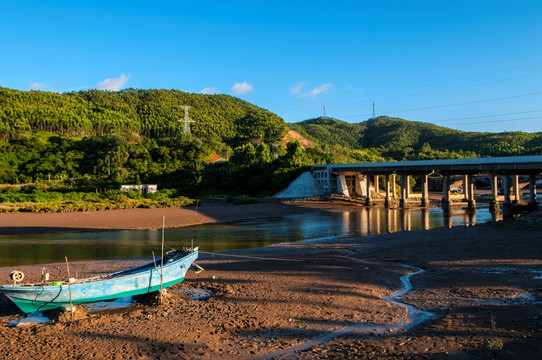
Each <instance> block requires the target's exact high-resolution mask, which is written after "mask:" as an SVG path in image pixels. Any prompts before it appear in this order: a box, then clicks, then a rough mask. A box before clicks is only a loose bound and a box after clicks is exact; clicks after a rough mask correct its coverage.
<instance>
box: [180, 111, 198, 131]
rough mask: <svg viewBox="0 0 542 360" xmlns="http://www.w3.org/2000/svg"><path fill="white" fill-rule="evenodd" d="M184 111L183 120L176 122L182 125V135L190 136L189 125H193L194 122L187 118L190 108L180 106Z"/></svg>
mask: <svg viewBox="0 0 542 360" xmlns="http://www.w3.org/2000/svg"><path fill="white" fill-rule="evenodd" d="M181 107H182V108H183V109H184V119H179V120H177V121H178V122H181V123H183V133H184V134H190V123H195V121H194V120H190V118H189V117H188V109H190V108H191V107H192V106H187V105H184V106H181Z"/></svg>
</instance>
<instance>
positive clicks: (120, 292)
mask: <svg viewBox="0 0 542 360" xmlns="http://www.w3.org/2000/svg"><path fill="white" fill-rule="evenodd" d="M197 257H198V251H197V250H194V251H192V250H182V251H177V250H176V251H174V252H170V253H168V254H166V256H164V269H163V273H162V271H161V268H160V259H158V260H157V261H156V262H150V263H147V264H144V265H141V266H138V267H135V268H132V269H127V270H124V271H119V272H116V273H112V274H107V275H104V276H100V277H94V278H88V279H81V280H76V281H75V282H74V283H71V284H68V282H63V283H61V284H60V285H53V284H52V283H46V284H33V285H15V286H12V285H5V286H0V292H2V293H4V294H5V295H6V296H7V297H8V298H9V299H11V301H13V303H15V305H17V307H18V308H19V309H21V311H22V312H25V313H31V312H35V311H44V310H51V309H56V308H60V307H63V306H67V305H70V292H71V303H72V304H74V305H76V304H83V303H90V302H96V301H104V300H113V299H118V298H120V297H126V296H135V295H142V294H147V293H151V292H155V291H159V290H160V289H161V288H163V289H165V288H167V287H169V286H172V285H175V284H178V283H180V282H182V281H183V280H184V278H185V275H186V272H187V271H188V269H189V268H190V266H191V265H192V263H193V262H194V261H195V260H196V259H197ZM162 276H163V278H162Z"/></svg>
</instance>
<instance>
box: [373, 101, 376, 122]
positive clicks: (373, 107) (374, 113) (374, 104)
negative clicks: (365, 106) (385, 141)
mask: <svg viewBox="0 0 542 360" xmlns="http://www.w3.org/2000/svg"><path fill="white" fill-rule="evenodd" d="M375 117H376V115H375V102H374V101H373V119H374V118H375Z"/></svg>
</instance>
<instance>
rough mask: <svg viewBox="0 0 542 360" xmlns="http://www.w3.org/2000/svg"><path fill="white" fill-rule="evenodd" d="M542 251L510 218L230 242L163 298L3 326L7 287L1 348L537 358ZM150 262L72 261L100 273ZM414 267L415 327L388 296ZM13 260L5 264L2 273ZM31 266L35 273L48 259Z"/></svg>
mask: <svg viewBox="0 0 542 360" xmlns="http://www.w3.org/2000/svg"><path fill="white" fill-rule="evenodd" d="M344 206H347V207H349V206H355V205H351V204H339V205H336V204H310V205H307V204H303V203H292V204H281V203H276V204H254V205H243V206H241V207H237V206H233V205H213V204H209V205H208V207H207V208H205V206H202V207H201V208H199V209H198V211H197V212H196V209H195V208H191V209H186V208H185V209H166V210H168V212H167V214H165V215H164V214H163V213H164V211H163V210H164V209H148V211H147V209H145V210H144V209H136V210H113V211H107V212H99V213H82V214H81V213H79V214H74V213H66V214H4V215H0V234H13V233H25V232H32V231H37V232H41V231H58V229H64V230H65V229H74V228H76V229H78V230H80V229H87V230H92V229H104V227H103V226H113V227H112V228H114V229H116V228H119V229H126V228H146V227H147V226H148V228H152V227H159V226H160V225H161V218H162V216H166V219H167V223H168V225H169V226H180V225H173V224H179V223H180V222H182V221H184V222H185V225H186V224H189V223H190V224H193V223H201V222H214V221H228V220H238V219H242V218H245V217H265V216H280V215H283V214H286V213H295V212H302V211H341V209H342V208H343V207H344ZM204 208H205V209H204ZM154 210H156V211H154ZM157 210H160V211H157ZM116 212H118V213H116ZM113 214H116V215H113ZM37 215H40V216H37ZM42 215H60V216H59V217H49V216H42ZM117 215H118V216H117ZM153 216H155V217H156V218H157V219H158V224H159V226H156V223H155V221H156V219H154V218H153ZM8 217H9V218H8ZM70 217H72V218H71V220H70ZM73 217H83V218H84V220H74V218H73ZM53 218H54V219H53ZM92 219H97V220H96V222H95V223H93V220H92ZM123 219H124V222H123ZM136 219H138V220H137V221H136ZM139 219H140V220H141V221H139ZM179 219H181V220H179ZM132 220H133V222H132ZM170 220H171V222H170ZM145 221H148V223H147V222H145ZM192 221H193V222H192ZM108 224H110V225H108ZM128 226H134V227H128ZM541 250H542V226H541V225H540V224H536V223H535V224H526V223H522V222H519V221H514V220H510V221H503V222H498V223H493V224H486V225H477V226H471V227H455V228H451V229H435V230H427V231H411V232H398V233H392V234H382V235H372V236H366V237H360V238H354V239H351V238H349V239H339V240H334V241H333V242H307V243H303V242H301V243H288V244H279V245H274V246H270V247H266V248H259V249H247V250H242V251H235V252H230V253H228V254H229V255H237V256H242V257H229V256H228V257H226V256H221V255H218V254H215V255H214V256H211V255H207V254H202V255H201V258H200V260H198V261H197V263H198V264H199V265H201V266H203V267H204V268H205V271H204V272H201V273H198V274H195V273H193V272H189V273H188V274H187V278H186V280H185V281H184V282H183V283H181V284H179V285H176V286H174V287H172V288H170V289H169V291H168V295H167V298H166V299H167V301H166V304H163V305H137V306H133V307H132V308H131V309H130V311H122V312H118V313H101V314H93V315H86V314H79V315H78V316H77V317H76V319H74V320H70V319H67V318H63V317H61V318H60V319H58V320H57V321H54V322H52V323H48V324H40V325H28V326H21V327H8V324H9V323H10V322H12V321H14V320H16V319H17V318H20V317H21V315H20V313H19V312H18V311H17V309H16V308H15V307H14V306H13V305H11V304H10V302H9V301H8V300H7V299H5V298H0V358H1V359H7V358H9V359H29V358H42V359H45V358H66V359H83V358H84V359H250V358H259V359H263V358H274V359H345V358H359V359H374V358H379V359H540V354H542V257H541V254H542V251H541ZM142 261H143V260H141V261H140V260H130V261H121V262H112V261H93V262H81V263H74V264H73V267H74V268H75V269H78V270H79V271H80V272H81V273H85V274H92V273H103V272H108V271H112V270H114V269H115V268H123V267H127V266H131V265H134V264H135V263H140V262H142ZM49 267H50V268H51V269H53V270H55V269H56V270H55V271H57V272H56V273H55V272H54V271H51V274H52V276H62V271H64V269H63V266H62V264H52V265H50V266H49ZM413 267H417V268H421V269H423V270H425V272H423V273H419V274H417V275H413V276H412V277H411V278H410V281H411V283H412V287H413V289H412V290H411V291H409V292H408V293H406V294H405V295H403V296H401V297H397V298H396V299H395V300H397V301H399V302H400V303H404V304H409V305H412V306H413V307H414V308H411V310H410V315H412V313H413V312H414V315H416V314H415V313H416V311H417V310H423V311H425V312H428V313H431V314H432V315H433V317H431V318H428V319H426V320H425V321H422V322H420V323H419V324H417V325H415V326H410V327H409V324H410V325H412V323H411V322H410V320H409V317H408V316H409V314H408V311H407V308H405V307H404V306H402V305H401V304H398V303H394V302H392V301H389V300H388V299H387V298H385V297H390V296H391V295H392V294H393V293H394V292H396V291H397V290H400V289H401V288H402V287H403V283H402V282H401V281H400V277H401V276H404V275H406V274H409V273H413V272H414V271H415V268H413ZM11 270H12V268H1V269H0V279H7V274H8V273H9V272H10V271H11ZM23 271H24V272H25V274H27V277H28V278H29V281H31V280H32V278H33V277H34V278H37V277H39V274H40V271H41V266H40V267H36V266H35V267H24V268H23ZM2 282H3V283H5V281H2ZM190 289H201V290H205V291H208V292H210V293H211V294H212V296H210V297H209V298H207V299H204V300H191V299H190V298H189V297H188V295H189V294H190V292H182V291H181V290H190ZM359 324H362V325H364V326H359ZM397 324H399V326H397ZM296 346H297V348H295V347H296ZM296 349H297V350H296Z"/></svg>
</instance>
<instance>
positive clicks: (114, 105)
mask: <svg viewBox="0 0 542 360" xmlns="http://www.w3.org/2000/svg"><path fill="white" fill-rule="evenodd" d="M185 105H187V106H191V107H192V108H191V109H190V111H189V115H190V118H191V119H192V120H194V121H195V122H194V123H193V124H191V130H192V133H193V134H194V135H195V136H196V137H213V138H215V139H218V140H219V141H222V142H224V143H227V144H228V145H230V146H237V145H239V144H242V143H245V142H246V141H248V140H250V139H254V138H257V139H259V140H261V141H263V142H266V143H273V142H276V141H280V139H281V138H282V136H283V134H284V131H285V124H284V121H283V120H282V119H281V118H280V117H278V116H277V115H275V114H273V113H271V112H269V111H267V110H265V109H262V108H260V107H257V106H255V105H252V104H250V103H248V102H246V101H243V100H240V99H238V98H235V97H232V96H228V95H203V94H191V93H186V92H183V91H178V90H136V89H126V90H122V91H118V92H111V91H100V90H88V91H79V92H71V93H65V94H57V93H51V92H43V91H18V90H12V89H7V88H1V87H0V137H1V138H3V139H5V140H9V139H14V138H20V137H21V136H23V135H27V134H31V133H35V132H38V131H44V132H51V133H56V134H62V135H69V136H80V137H82V136H92V135H107V134H112V133H119V134H124V135H127V134H136V135H140V136H145V137H149V138H165V137H175V136H179V135H181V134H182V132H183V124H182V123H181V122H179V121H178V120H179V119H183V118H184V109H182V108H181V106H185Z"/></svg>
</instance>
